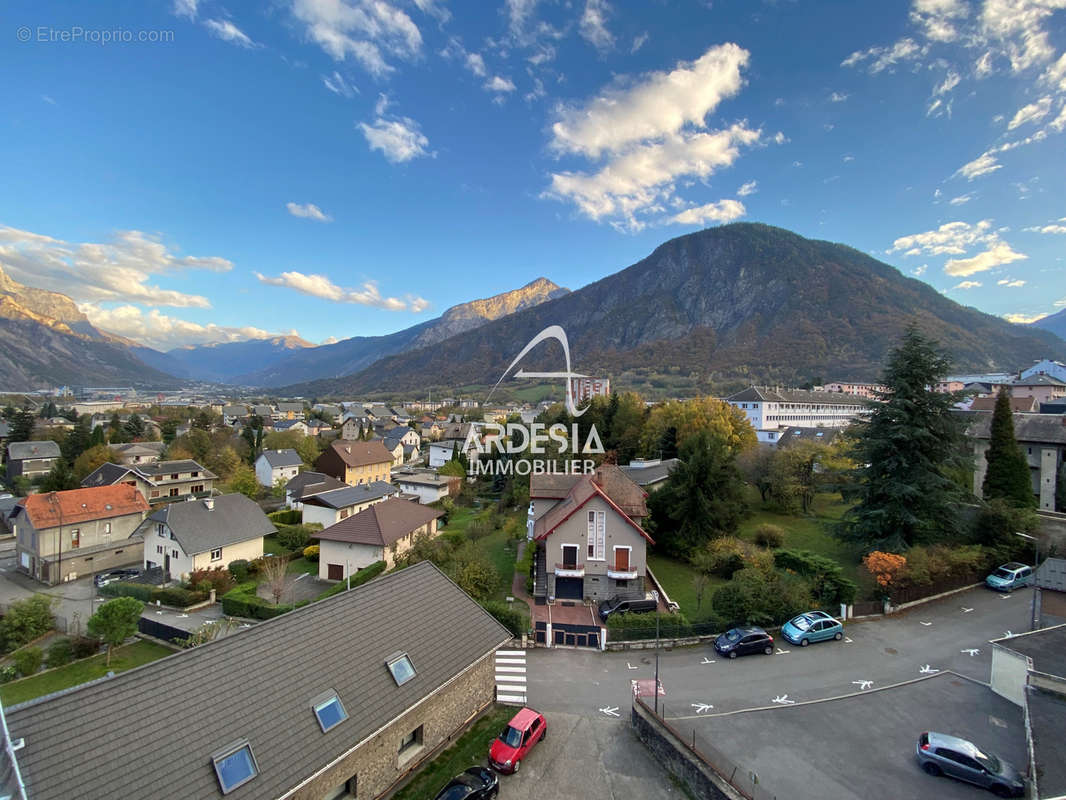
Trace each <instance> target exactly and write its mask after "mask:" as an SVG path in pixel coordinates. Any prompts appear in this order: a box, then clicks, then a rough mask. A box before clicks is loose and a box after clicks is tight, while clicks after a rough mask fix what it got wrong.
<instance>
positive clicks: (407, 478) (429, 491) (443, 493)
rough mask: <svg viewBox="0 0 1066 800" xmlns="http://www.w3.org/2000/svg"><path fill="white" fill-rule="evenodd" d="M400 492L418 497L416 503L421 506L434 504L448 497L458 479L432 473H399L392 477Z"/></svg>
mask: <svg viewBox="0 0 1066 800" xmlns="http://www.w3.org/2000/svg"><path fill="white" fill-rule="evenodd" d="M392 478H393V480H394V481H396V485H397V486H398V487H400V491H402V492H403V493H404V494H416V495H418V502H419V503H422V504H423V505H428V504H429V503H435V502H437V501H438V500H443V499H444V498H445V497H447V496H448V493H449V491H450V488H451V484H452V482H453V481H454V482H456V483H458V481H459V479H458V478H449V477H447V476H441V475H437V474H435V473H432V472H414V471H411V472H410V473H407V472H399V473H396V474H395V475H393V476H392Z"/></svg>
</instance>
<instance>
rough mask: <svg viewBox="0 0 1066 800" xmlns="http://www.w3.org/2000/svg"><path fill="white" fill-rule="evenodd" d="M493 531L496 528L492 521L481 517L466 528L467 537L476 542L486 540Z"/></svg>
mask: <svg viewBox="0 0 1066 800" xmlns="http://www.w3.org/2000/svg"><path fill="white" fill-rule="evenodd" d="M493 530H494V527H493V524H492V522H491V521H490V520H487V519H484V518H480V517H479V518H478V519H474V520H471V521H470V524H469V525H467V526H466V537H467V538H468V539H470V540H472V541H475V542H476V541H477V540H478V539H484V538H485V537H486V536H488V535H489V534H490V533H492V532H493Z"/></svg>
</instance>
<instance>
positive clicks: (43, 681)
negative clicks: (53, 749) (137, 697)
mask: <svg viewBox="0 0 1066 800" xmlns="http://www.w3.org/2000/svg"><path fill="white" fill-rule="evenodd" d="M173 653H174V651H173V650H171V649H170V648H169V647H163V646H162V645H160V644H156V643H155V642H147V641H138V642H136V643H134V644H127V645H124V646H122V647H116V648H115V650H114V652H113V653H112V654H111V666H110V667H108V666H107V664H106V659H107V656H106V655H100V656H93V657H92V658H86V659H83V660H82V661H76V662H74V663H73V664H67V665H66V666H65V667H59V668H57V669H54V670H50V671H48V672H44V673H41V674H39V675H34V676H31V677H29V678H22V679H21V680H17V681H11V683H5V684H3V685H2V686H0V701H3V704H4V705H5V706H10V705H14V704H15V703H25V702H26V701H27V700H32V699H33V698H35V697H41V696H42V695H46V694H51V693H52V692H58V691H60V690H61V689H69V688H70V687H72V686H78V685H79V684H82V683H85V682H87V681H91V680H95V679H96V678H102V677H104V676H105V675H106V674H107V673H108V671H109V670H111V671H113V672H125V671H126V670H128V669H133V668H134V667H139V666H141V665H142V664H148V663H149V662H152V661H155V660H157V659H160V658H163V657H164V656H169V655H172V654H173Z"/></svg>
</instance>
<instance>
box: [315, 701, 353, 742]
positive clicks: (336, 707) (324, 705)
mask: <svg viewBox="0 0 1066 800" xmlns="http://www.w3.org/2000/svg"><path fill="white" fill-rule="evenodd" d="M312 707H313V708H314V710H315V716H316V717H317V718H318V724H319V725H321V726H322V733H326V732H327V731H329V730H330V729H332V728H334V727H336V726H337V725H340V724H341V723H342V722H344V720H346V719H348V712H347V711H345V710H344V705H343V704H342V703H341V699H340V698H339V697H337V695H336V694H335V693H334V692H330V693H329V694H326V695H323V696H322V697H321V698H318V700H317V702H315V703H314V705H313V706H312Z"/></svg>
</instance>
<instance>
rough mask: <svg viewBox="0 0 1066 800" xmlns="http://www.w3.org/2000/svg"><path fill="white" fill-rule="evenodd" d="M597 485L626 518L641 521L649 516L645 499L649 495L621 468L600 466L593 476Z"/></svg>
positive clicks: (609, 465)
mask: <svg viewBox="0 0 1066 800" xmlns="http://www.w3.org/2000/svg"><path fill="white" fill-rule="evenodd" d="M592 482H593V483H595V484H596V485H597V486H598V487H599V488H600V489H601V490H602V491H603V494H604V495H606V496H607V499H608V500H610V501H611V502H612V503H614V504H615V505H616V506H618V507H619V508H620V509H622V512H623V513H624V514H626V516H629V517H632V518H634V519H640V518H642V517H646V516H648V507H647V506H646V505H645V504H644V498H645V497H647V496H648V493H647V492H645V491H644V490H643V489H641V488H640V487H639V486H637V484H636V483H634V482H633V480H632V479H631V478H630V477H629V476H627V475H626V474H625V473H624V472H623V471H622V470H621V469H620V468H619V467H617V466H615V465H614V464H600V466H598V467H596V471H595V473H593V476H592Z"/></svg>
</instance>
